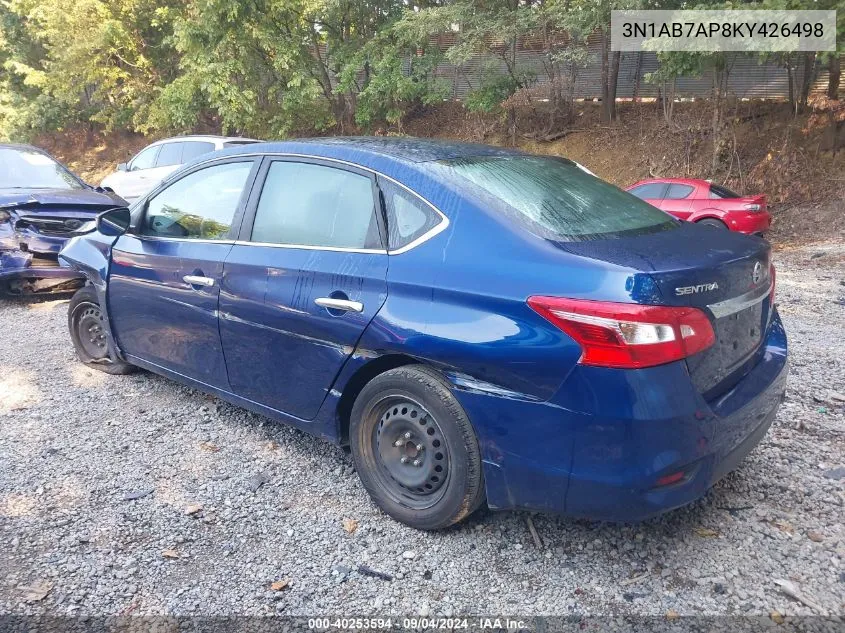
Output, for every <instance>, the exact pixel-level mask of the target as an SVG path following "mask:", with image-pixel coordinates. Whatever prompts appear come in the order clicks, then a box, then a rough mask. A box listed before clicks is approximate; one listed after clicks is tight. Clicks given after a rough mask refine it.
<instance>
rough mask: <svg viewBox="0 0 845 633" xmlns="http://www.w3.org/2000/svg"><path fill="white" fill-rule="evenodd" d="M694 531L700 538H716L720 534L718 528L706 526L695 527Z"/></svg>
mask: <svg viewBox="0 0 845 633" xmlns="http://www.w3.org/2000/svg"><path fill="white" fill-rule="evenodd" d="M695 533H696V534H698V535H699V536H700V537H702V538H718V537H719V535H720V534H719V531H718V530H714V529H713V528H706V527H699V528H695Z"/></svg>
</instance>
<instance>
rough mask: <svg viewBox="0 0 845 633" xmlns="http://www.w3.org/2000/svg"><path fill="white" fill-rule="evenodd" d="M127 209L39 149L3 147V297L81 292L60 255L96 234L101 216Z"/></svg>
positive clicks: (0, 252)
mask: <svg viewBox="0 0 845 633" xmlns="http://www.w3.org/2000/svg"><path fill="white" fill-rule="evenodd" d="M125 205H126V201H125V200H123V198H121V197H119V196H117V195H116V194H114V193H112V192H110V191H107V190H103V189H99V188H93V187H90V186H89V185H86V184H85V183H84V182H82V181H81V180H80V179H79V178H77V177H76V176H75V175H74V174H72V173H71V172H70V171H69V170H68V169H67V168H65V167H64V166H63V165H61V164H60V163H59V162H57V161H56V160H55V159H54V158H53V157H51V156H50V155H49V154H47V153H46V152H44V151H42V150H40V149H37V148H35V147H30V146H28V145H4V144H0V294H26V293H32V292H49V291H67V290H73V289H75V288H78V287H79V286H81V285H82V283H83V281H84V278H83V277H82V276H80V275H79V273H77V272H75V271H73V270H71V269H69V268H62V267H60V266H59V260H58V254H59V250H61V248H62V246H64V243H65V242H66V241H67V239H68V238H69V237H72V236H74V235H79V234H81V233H84V232H86V231H90V230H93V229H94V225H95V222H94V220H95V218H96V216H97V214H98V213H101V212H102V211H105V210H107V209H112V208H115V207H119V206H125Z"/></svg>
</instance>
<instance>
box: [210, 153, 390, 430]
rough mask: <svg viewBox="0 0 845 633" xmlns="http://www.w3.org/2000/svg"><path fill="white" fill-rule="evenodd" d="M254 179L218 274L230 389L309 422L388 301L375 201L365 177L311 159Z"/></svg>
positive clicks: (266, 169)
mask: <svg viewBox="0 0 845 633" xmlns="http://www.w3.org/2000/svg"><path fill="white" fill-rule="evenodd" d="M262 181H263V186H261V185H259V184H256V187H255V189H254V191H255V193H254V195H253V197H252V199H251V200H250V203H249V207H248V211H247V213H246V217H245V219H244V226H243V229H242V233H241V240H242V241H239V242H237V243H236V244H235V246H234V247H233V248H232V250H231V252H230V253H229V255H228V257H227V259H226V264H225V266H224V270H223V285H222V287H221V292H220V336H221V338H222V341H223V351H224V352H225V356H226V365H227V368H228V371H229V383H230V384H231V386H232V390H233V391H234V392H235V393H236V394H238V395H241V396H243V397H245V398H248V399H250V400H253V401H254V402H258V403H260V404H262V405H265V406H268V407H271V408H273V409H276V410H279V411H283V412H285V413H288V414H290V415H293V416H296V417H298V418H300V419H304V420H310V419H313V418H314V416H316V414H317V412H318V410H319V408H320V405H321V404H322V403H323V400H324V399H325V397H326V394H327V393H328V392H329V390H330V389H331V387H332V384H333V383H334V380H335V377H336V376H337V374H338V372H339V371H340V369H341V367H342V366H343V363H344V362H345V361H346V359H347V358H348V357H349V356H350V355H351V354H352V352H353V350H354V349H355V346H356V345H357V343H358V339H359V338H360V337H361V334H362V333H363V331H364V329H365V328H366V327H367V325H368V324H369V322H370V321H371V320H372V318H373V316H375V314H376V313H377V312H378V311H379V309H380V308H381V306H382V304H383V303H384V301H385V299H386V297H387V283H386V276H387V257H388V256H387V252H386V249H385V247H384V239H383V224H382V220H381V217H382V216H381V209H380V207H379V206H378V205H377V201H378V200H379V198H378V195H376V187H375V180H374V178H373V176H372V175H371V174H368V173H366V172H364V171H359V170H356V169H354V168H352V167H348V166H345V165H343V164H337V163H331V162H321V161H318V160H315V161H312V162H306V160H305V159H296V160H286V159H269V158H266V159H265V162H264V165H263V167H262V173H261V174H260V175H259V177H258V183H261V182H262ZM259 192H260V193H259ZM253 219H254V221H253Z"/></svg>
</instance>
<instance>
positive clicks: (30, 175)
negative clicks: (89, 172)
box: [0, 147, 82, 189]
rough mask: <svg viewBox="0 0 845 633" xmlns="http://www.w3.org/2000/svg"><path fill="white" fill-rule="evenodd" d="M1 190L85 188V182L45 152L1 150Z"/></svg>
mask: <svg viewBox="0 0 845 633" xmlns="http://www.w3.org/2000/svg"><path fill="white" fill-rule="evenodd" d="M0 189H82V183H80V182H79V180H77V179H76V177H74V175H73V174H71V173H70V172H69V171H68V170H67V169H65V168H64V167H62V166H61V165H60V164H59V163H57V162H56V161H54V160H53V159H52V158H50V157H49V156H47V155H45V154H42V153H41V152H36V151H34V150H31V149H19V148H11V147H0Z"/></svg>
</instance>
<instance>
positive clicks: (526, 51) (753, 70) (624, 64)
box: [435, 38, 827, 99]
mask: <svg viewBox="0 0 845 633" xmlns="http://www.w3.org/2000/svg"><path fill="white" fill-rule="evenodd" d="M438 39H440V38H438ZM449 43H450V42H449V41H448V39H447V41H443V39H440V45H441V46H442V47H443V48H448V45H449ZM545 59H546V57H545V56H544V53H543V52H542V51H541V50H536V49H535V50H532V49H530V48H522V49H518V50H517V52H516V65H517V67H518V68H519V69H520V71H528V72H530V73H531V74H532V75H533V76H534V77H535V80H534V84H533V85H534V86H542V85H543V84H548V83H549V77H548V74H547V73H546V71H545V68H544V64H543V62H544V60H545ZM658 67H659V62H658V60H657V56H656V55H655V54H654V53H653V52H645V51H644V52H642V53H622V55H621V58H620V62H619V79H618V83H617V90H616V96H617V98H620V99H624V98H632V97H634V96H635V91H636V93H637V94H636V96H639V97H656V96H658V90H659V86H658V85H657V84H655V83H650V82H647V81H646V80H645V76H646V75H647V74H648V73H652V72H655V71H656V70H657V69H658ZM728 68H729V74H728V93H729V94H731V95H733V96H735V97H737V98H740V99H750V98H755V99H787V98H788V97H789V73H788V71H787V69H786V68H785V67H784V66H783V65H780V64H778V63H776V62H774V61H772V60H768V61H764V60H762V59H761V58H760V56H758V55H751V54H744V53H736V54H733V55H730V56H729V57H728ZM569 71H570V68H569V67H565V68H564V72H563V76H565V77H569V76H570V74H569ZM491 72H492V73H501V74H505V73H506V72H507V68H506V66H505V64H504V62H503V61H502V60H501V59H500V58H498V57H496V56H494V55H482V54H478V55H476V56H474V57H472V58H471V59H469V60H468V61H467V62H465V63H463V64H460V65H454V64H449V63H441V64H440V65H439V66H438V67H437V70H436V72H435V75H436V77H437V78H438V79H439V80H441V81H442V82H446V83H450V84H451V86H452V89H451V97H452V98H453V99H464V98H465V97H466V95H467V94H468V93H469V92H471V91H472V90H474V89H476V88H478V87H479V86H480V85H481V83H482V81H483V79H484V77H485V75H488V74H489V73H491ZM574 77H575V81H574V97H575V98H576V99H593V98H599V97H601V42H600V40H599V39H598V38H590V40H589V41H588V44H587V60H586V63H585V64H583V65H576V67H575V69H574ZM793 77H794V80H793V85H795V86H800V85H801V81H802V77H803V64H800V63H799V64H797V65H796V67H794V68H793ZM638 78H639V81H638ZM826 85H827V70H826V69H820V70H819V72H818V74H817V76H816V78H815V80H814V82H813V88H812V91H813V92H821V91H824V90H825V86H826ZM712 90H713V79H712V77H711V76H707V75H704V76H702V77H679V78H678V79H677V80H676V83H675V96H676V97H680V98H684V97H707V96H709V95H710V94H712ZM796 92H797V89H796Z"/></svg>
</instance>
